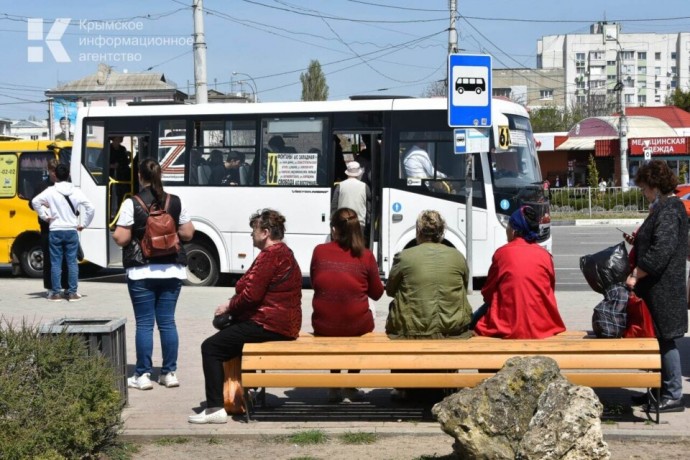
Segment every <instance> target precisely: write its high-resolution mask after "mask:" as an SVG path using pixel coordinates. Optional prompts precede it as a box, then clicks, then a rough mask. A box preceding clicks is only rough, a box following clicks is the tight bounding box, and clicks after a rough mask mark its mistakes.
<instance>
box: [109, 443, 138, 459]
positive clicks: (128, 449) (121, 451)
mask: <svg viewBox="0 0 690 460" xmlns="http://www.w3.org/2000/svg"><path fill="white" fill-rule="evenodd" d="M139 450H140V446H139V445H138V444H134V443H131V442H120V443H118V444H117V445H114V446H111V447H109V448H107V449H105V452H104V453H105V456H106V457H105V458H107V459H108V460H130V459H131V458H132V457H133V455H134V454H137V453H139Z"/></svg>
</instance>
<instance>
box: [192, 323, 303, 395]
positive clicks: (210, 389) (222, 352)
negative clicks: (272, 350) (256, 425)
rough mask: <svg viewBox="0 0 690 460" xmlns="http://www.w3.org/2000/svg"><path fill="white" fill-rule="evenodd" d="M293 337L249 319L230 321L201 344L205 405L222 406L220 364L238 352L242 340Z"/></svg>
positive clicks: (263, 340)
mask: <svg viewBox="0 0 690 460" xmlns="http://www.w3.org/2000/svg"><path fill="white" fill-rule="evenodd" d="M285 340H294V339H293V338H292V337H287V336H284V335H282V334H278V333H277V332H271V331H267V330H266V329H264V328H263V327H262V326H260V325H259V324H257V323H255V322H253V321H243V322H241V323H236V324H232V325H230V326H228V327H226V328H225V329H223V330H221V331H218V332H217V333H216V334H214V335H212V336H211V337H209V338H208V339H206V340H204V342H203V343H202V344H201V361H202V363H203V367H204V379H205V380H206V407H207V408H220V407H223V382H224V380H225V373H224V371H223V363H224V362H225V361H229V360H231V359H232V358H236V357H238V356H241V355H242V348H243V347H244V344H245V343H261V342H272V341H285Z"/></svg>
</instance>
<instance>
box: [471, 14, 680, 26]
mask: <svg viewBox="0 0 690 460" xmlns="http://www.w3.org/2000/svg"><path fill="white" fill-rule="evenodd" d="M460 16H462V17H464V18H467V19H473V20H477V21H502V22H537V23H588V24H591V23H596V22H602V20H601V19H594V20H592V19H523V18H496V17H482V16H466V15H460ZM685 19H690V16H676V17H667V18H650V19H607V20H606V22H652V21H681V20H685Z"/></svg>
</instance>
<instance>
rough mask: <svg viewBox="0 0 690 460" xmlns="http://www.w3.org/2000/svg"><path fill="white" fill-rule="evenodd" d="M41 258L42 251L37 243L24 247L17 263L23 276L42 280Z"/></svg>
mask: <svg viewBox="0 0 690 460" xmlns="http://www.w3.org/2000/svg"><path fill="white" fill-rule="evenodd" d="M43 257H44V255H43V250H42V249H41V243H40V242H39V241H36V242H35V243H29V244H27V245H25V246H24V247H23V248H22V252H21V254H19V263H20V265H21V267H22V271H23V272H24V274H25V275H26V276H28V277H30V278H42V277H43Z"/></svg>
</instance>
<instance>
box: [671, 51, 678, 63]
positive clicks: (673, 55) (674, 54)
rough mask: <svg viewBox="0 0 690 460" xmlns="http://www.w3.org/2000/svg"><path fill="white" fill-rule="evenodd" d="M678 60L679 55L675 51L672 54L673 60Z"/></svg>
mask: <svg viewBox="0 0 690 460" xmlns="http://www.w3.org/2000/svg"><path fill="white" fill-rule="evenodd" d="M677 58H678V55H677V54H676V52H675V51H673V52H671V59H672V60H674V61H675V60H676V59H677Z"/></svg>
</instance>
